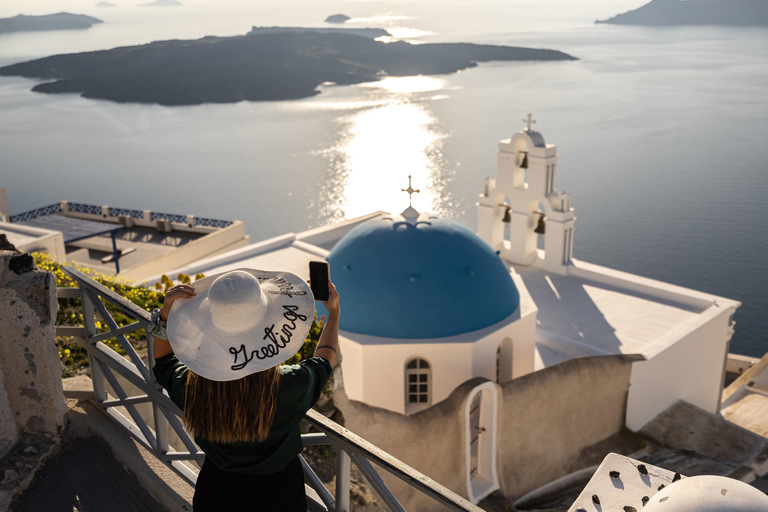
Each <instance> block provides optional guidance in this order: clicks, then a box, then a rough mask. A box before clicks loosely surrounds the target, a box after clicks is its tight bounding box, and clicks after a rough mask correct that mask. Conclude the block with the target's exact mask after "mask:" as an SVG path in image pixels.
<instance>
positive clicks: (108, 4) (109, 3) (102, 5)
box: [96, 2, 117, 7]
mask: <svg viewBox="0 0 768 512" xmlns="http://www.w3.org/2000/svg"><path fill="white" fill-rule="evenodd" d="M96 7H117V4H113V3H112V2H99V3H97V4H96Z"/></svg>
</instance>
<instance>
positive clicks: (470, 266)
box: [147, 117, 740, 502]
mask: <svg viewBox="0 0 768 512" xmlns="http://www.w3.org/2000/svg"><path fill="white" fill-rule="evenodd" d="M528 123H529V124H528V128H527V129H524V130H522V131H520V132H518V133H516V134H515V135H514V136H513V137H512V138H511V139H506V140H502V141H500V143H499V151H498V171H497V176H496V178H495V179H491V178H486V179H485V182H484V184H483V193H482V194H481V195H480V198H479V202H478V234H479V236H478V235H476V234H474V233H472V232H471V231H470V230H468V229H467V228H465V227H463V226H461V225H460V224H459V223H457V222H455V221H452V220H448V219H443V218H439V217H435V216H431V215H429V214H426V213H422V214H419V213H418V212H416V211H415V210H414V209H413V208H411V207H409V208H408V209H406V210H405V211H404V212H403V213H402V214H400V215H392V214H388V213H384V212H374V213H371V214H369V215H366V216H363V217H360V218H357V219H352V220H349V221H345V222H342V223H339V224H335V225H331V226H325V227H322V228H318V229H314V230H309V231H305V232H302V233H298V234H294V233H289V234H286V235H283V236H280V237H277V238H274V239H271V240H266V241H264V242H260V243H257V244H253V245H249V246H247V247H243V248H240V249H237V250H234V251H231V252H228V253H226V254H223V255H219V256H215V257H212V258H209V259H207V260H204V261H200V262H197V263H194V264H191V265H188V266H185V267H182V268H179V269H174V270H173V271H172V272H168V274H171V275H173V274H175V273H177V272H183V273H185V274H189V275H194V274H197V273H204V274H206V275H212V274H216V273H219V272H223V271H226V270H232V269H236V268H242V267H250V268H259V269H281V270H287V271H290V272H294V273H296V274H298V275H300V276H304V277H306V276H307V275H308V270H307V266H308V262H309V261H311V260H317V259H327V260H328V262H329V264H330V267H331V276H332V279H333V281H334V282H335V283H336V285H337V287H338V289H339V291H340V294H341V301H342V311H343V313H342V319H341V333H340V335H341V340H340V343H341V352H342V362H341V368H342V372H341V376H343V387H344V391H345V393H346V396H347V397H348V398H349V399H351V400H352V401H357V402H362V403H364V404H367V405H368V406H372V407H374V408H377V410H379V411H385V412H386V411H391V412H393V413H397V414H399V415H402V416H400V417H401V418H404V420H403V422H400V423H398V422H397V421H396V420H395V419H392V417H391V416H386V415H381V414H378V413H376V421H378V422H384V421H386V422H390V423H389V425H391V426H392V428H391V429H390V430H391V431H392V432H395V431H397V432H405V430H403V429H407V428H413V425H414V423H412V422H410V421H408V420H409V417H410V416H412V415H414V414H415V413H422V414H423V413H427V412H430V411H433V409H432V406H437V407H438V408H439V407H440V406H438V404H441V403H443V404H444V403H445V402H443V401H444V400H445V399H446V398H449V397H450V396H453V395H452V393H453V392H454V391H455V390H457V389H459V388H460V387H461V389H465V386H462V385H463V384H464V383H466V382H467V381H469V380H471V379H475V378H481V379H483V380H481V381H478V382H479V383H478V384H474V387H473V388H472V389H471V390H469V391H468V392H467V393H466V396H465V397H464V398H463V400H464V401H463V402H461V405H460V407H458V408H454V409H455V410H453V409H452V410H451V412H444V414H446V416H445V417H446V418H448V416H450V417H451V418H452V420H451V421H454V422H455V420H456V418H454V416H457V415H458V416H460V419H459V420H458V423H457V424H460V425H461V426H460V427H457V428H459V430H460V431H461V432H462V434H460V436H463V438H464V439H465V443H464V444H465V451H466V468H462V469H460V471H465V473H464V474H463V475H462V476H461V477H460V480H461V481H462V482H464V481H465V483H461V484H454V487H455V488H456V489H455V490H457V491H459V492H462V493H464V494H465V495H466V496H467V497H468V498H469V499H471V500H472V501H473V502H478V501H479V500H480V499H482V498H483V497H484V496H487V495H488V494H489V493H490V492H492V491H494V490H496V489H501V490H502V491H504V492H507V494H508V495H514V494H515V492H517V491H516V490H514V489H513V487H514V485H515V484H514V483H512V482H515V481H519V478H518V477H515V476H514V475H515V473H514V471H515V467H516V466H517V465H518V462H517V461H516V460H512V459H513V458H514V457H516V456H513V455H509V454H510V453H512V452H514V451H515V450H517V452H515V453H519V451H520V449H519V448H514V449H513V448H509V449H507V448H505V446H506V445H505V443H512V442H513V441H512V440H511V439H510V438H508V437H504V436H503V435H502V433H503V432H504V431H505V424H504V421H507V420H503V419H502V418H507V419H509V418H511V417H510V414H513V415H514V411H510V410H509V408H510V407H514V406H515V405H514V404H515V403H517V402H516V400H517V399H516V396H520V395H519V394H516V393H519V392H517V391H514V390H513V389H512V388H513V387H510V386H508V385H506V384H509V383H513V382H517V380H516V379H518V377H522V376H525V375H529V377H526V379H528V380H530V378H531V377H534V376H536V375H537V370H541V369H544V368H548V367H554V366H556V365H558V364H559V363H563V362H565V361H568V360H571V359H576V358H595V359H599V358H596V357H595V356H615V357H618V358H619V359H621V358H622V356H631V357H629V358H624V359H622V360H623V361H627V362H626V363H624V364H627V365H631V375H630V376H628V377H627V378H626V380H624V381H621V380H620V379H619V381H616V382H623V383H624V384H623V389H622V390H621V391H620V393H619V395H616V397H617V398H616V397H615V398H614V399H613V400H614V402H615V403H614V404H613V405H612V407H614V409H612V410H615V411H618V413H617V414H615V417H617V418H620V419H619V422H621V421H622V419H623V420H624V421H625V423H624V424H625V425H626V426H627V427H629V428H630V429H631V430H634V431H637V430H639V429H640V428H642V427H643V425H645V424H646V423H648V422H649V421H650V420H652V419H653V418H655V417H656V416H657V415H658V414H659V413H661V412H663V411H664V410H665V409H667V408H668V407H669V406H670V405H672V404H673V403H674V402H676V401H677V400H685V401H687V402H689V403H691V404H693V405H695V406H697V407H699V408H701V409H704V410H705V411H708V412H711V413H717V412H719V409H720V396H721V392H722V383H723V378H724V374H725V362H726V359H727V355H728V348H729V342H730V339H731V336H732V334H733V320H732V319H733V314H734V311H735V310H736V308H737V307H739V305H740V304H739V303H738V302H736V301H732V300H729V299H724V298H721V297H716V296H713V295H709V294H705V293H701V292H697V291H694V290H690V289H685V288H682V287H679V286H674V285H670V284H667V283H662V282H659V281H655V280H651V279H646V278H643V277H639V276H635V275H631V274H627V273H624V272H620V271H616V270H612V269H608V268H605V267H600V266H597V265H593V264H590V263H586V262H582V261H578V260H575V259H573V257H572V254H573V244H574V224H575V221H576V218H575V216H574V209H573V208H572V207H571V197H570V194H568V193H565V192H560V191H558V190H557V188H556V175H557V170H558V169H557V148H556V146H554V145H551V144H546V143H545V141H544V137H543V136H542V135H541V134H540V133H538V132H536V131H533V130H532V129H531V124H530V123H531V120H530V117H529V119H528ZM156 280H157V279H156V278H150V279H148V280H147V283H149V284H152V283H154V282H155V281H156ZM632 361H634V362H632ZM569 364H570V363H569ZM600 364H602V363H596V365H595V367H599V366H600ZM581 366H582V367H586V366H589V365H581ZM569 368H571V369H570V370H568V371H569V372H571V375H576V373H575V372H577V370H573V368H574V365H571V366H570V367H569ZM582 371H583V373H582V374H580V375H589V372H590V371H591V370H589V369H579V370H578V372H582ZM542 373H543V372H542ZM555 374H557V372H554V373H553V372H549V376H548V377H547V379H548V380H547V382H549V384H547V386H550V387H548V388H547V389H558V388H557V386H558V385H560V384H552V382H553V379H558V378H560V377H558V376H557V375H555ZM553 375H555V376H554V377H553ZM341 376H337V385H338V384H339V381H341V379H339V378H338V377H341ZM562 382H564V383H565V382H566V380H563V381H562ZM567 382H571V381H567ZM563 385H565V384H563ZM568 385H571V386H572V384H568ZM627 385H629V390H628V392H627V391H625V390H626V386H627ZM523 388H524V389H527V390H530V389H533V388H537V385H535V384H534V385H533V386H532V385H531V383H530V382H528V381H526V383H525V384H524V386H522V388H519V389H523ZM592 394H593V395H594V394H595V393H594V392H593V393H592ZM507 395H509V396H507ZM590 399H592V400H594V399H595V397H592V398H590ZM545 400H546V399H545ZM588 400H589V399H585V401H588ZM542 406H544V404H542ZM452 407H453V406H452ZM425 409H426V410H425ZM440 410H443V409H440ZM358 412H359V411H358ZM529 412H530V411H529ZM624 412H625V413H626V416H624ZM371 414H373V413H371ZM440 414H443V413H442V412H441V413H440ZM433 416H434V414H432V415H430V418H432V417H433ZM458 416H457V417H458ZM429 421H434V418H432V419H430V420H429ZM537 421H540V422H543V423H541V424H543V425H549V424H551V423H552V422H548V420H545V419H544V418H539V419H538V420H537ZM557 421H563V422H565V423H568V422H569V421H571V420H570V419H569V418H559V419H558V420H557ZM371 422H373V423H375V422H374V421H373V420H371ZM364 423H365V422H360V421H357V422H356V425H357V426H356V428H360V429H366V428H367V429H369V431H367V432H366V431H359V432H357V433H358V434H360V435H363V436H365V437H366V438H369V439H372V440H373V441H374V442H376V443H377V444H379V445H380V446H381V445H382V443H385V444H386V443H390V446H393V447H394V448H393V450H396V449H397V448H396V447H397V446H398V443H397V441H396V440H392V439H388V438H387V436H390V435H393V434H390V433H389V432H385V433H382V432H380V431H376V428H377V426H376V425H371V424H370V423H369V424H368V425H365V424H364ZM438 423H440V422H439V421H438ZM446 424H447V423H446ZM406 426H407V427H406ZM447 428H448V427H446V429H447ZM446 432H447V430H446ZM585 432H586V431H585ZM594 432H595V433H594V435H592V434H589V435H587V434H588V433H587V434H585V435H584V438H583V440H582V441H583V442H584V443H585V444H584V446H585V447H586V446H587V445H588V444H589V443H593V442H595V441H596V440H600V439H603V438H604V436H605V435H607V432H608V430H599V432H598V430H595V431H594ZM481 434H482V435H481ZM403 435H407V434H403ZM590 436H591V437H590ZM454 439H455V438H454ZM550 441H551V440H550ZM582 441H579V442H582ZM452 442H455V441H452ZM552 442H554V441H552ZM564 442H568V443H571V444H574V442H572V441H570V440H569V441H564ZM555 444H557V443H555ZM510 446H511V444H510ZM574 446H575V444H574ZM574 449H575V448H574ZM394 453H395V455H397V456H398V457H401V458H403V459H404V460H408V458H407V456H408V454H407V453H398V452H397V451H394ZM419 453H420V455H419V456H420V459H418V460H414V461H411V462H410V463H411V464H413V465H415V467H418V468H419V469H420V470H422V471H424V472H425V473H427V474H428V475H433V474H437V473H438V472H439V468H440V465H445V464H444V461H442V460H441V459H440V458H439V457H437V456H436V455H434V454H433V453H432V452H429V451H427V452H423V453H422V452H419ZM504 454H507V455H504ZM577 454H578V450H576V451H575V452H574V454H572V455H571V457H572V458H575V457H576V455H577ZM430 457H435V458H434V459H430ZM427 459H429V460H427ZM506 459H509V460H506ZM433 469H434V472H433ZM550 474H555V473H550ZM505 475H506V476H505ZM441 478H444V480H441V481H447V480H450V478H453V476H451V475H448V476H446V477H441ZM446 479H447V480H446ZM500 481H501V484H500V483H499V482H500ZM505 481H506V482H510V483H507V484H505V483H504V482H505ZM505 485H506V486H507V488H506V490H505ZM520 485H521V486H522V487H525V486H524V485H522V484H520ZM462 489H464V490H462Z"/></svg>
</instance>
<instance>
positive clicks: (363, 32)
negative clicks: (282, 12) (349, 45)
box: [247, 27, 392, 39]
mask: <svg viewBox="0 0 768 512" xmlns="http://www.w3.org/2000/svg"><path fill="white" fill-rule="evenodd" d="M275 32H320V33H321V34H352V35H356V36H361V37H367V38H369V39H376V38H377V37H392V34H390V33H389V32H387V31H386V30H384V29H383V28H318V27H253V28H251V31H250V32H248V34H247V35H249V36H254V35H257V34H266V33H275Z"/></svg>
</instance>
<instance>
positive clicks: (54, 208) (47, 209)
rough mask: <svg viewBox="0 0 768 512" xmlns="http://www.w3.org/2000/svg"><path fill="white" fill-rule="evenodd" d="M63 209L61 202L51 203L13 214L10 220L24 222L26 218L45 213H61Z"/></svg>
mask: <svg viewBox="0 0 768 512" xmlns="http://www.w3.org/2000/svg"><path fill="white" fill-rule="evenodd" d="M60 211H61V205H60V204H49V205H48V206H43V207H42V208H38V209H36V210H30V211H28V212H24V213H20V214H18V215H11V216H10V218H9V220H10V221H11V222H24V221H26V220H32V219H36V218H38V217H43V216H45V215H51V214H53V213H59V212H60Z"/></svg>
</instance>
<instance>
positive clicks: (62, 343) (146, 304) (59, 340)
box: [32, 252, 165, 377]
mask: <svg viewBox="0 0 768 512" xmlns="http://www.w3.org/2000/svg"><path fill="white" fill-rule="evenodd" d="M32 257H33V258H34V259H35V263H36V264H37V266H38V268H40V269H42V270H47V271H48V272H52V273H53V275H54V276H55V277H56V287H57V288H74V287H76V283H75V281H73V280H72V279H71V278H70V277H69V276H68V275H67V274H65V273H64V271H62V267H64V266H71V267H73V268H76V269H77V270H79V271H80V272H82V273H84V274H86V275H87V276H88V277H90V278H92V279H94V280H95V281H97V282H98V283H100V284H102V285H104V286H106V287H107V288H109V289H110V290H112V291H114V292H117V293H118V294H120V295H122V296H123V297H125V298H126V299H128V300H130V301H131V302H133V303H134V304H136V305H138V306H140V307H142V308H144V309H146V310H147V311H151V310H152V309H154V308H159V307H162V305H163V298H164V297H165V295H164V294H163V293H158V292H156V291H154V290H150V289H148V288H144V287H141V286H135V285H133V284H131V283H130V282H128V281H124V280H122V279H118V278H115V277H112V276H107V275H104V274H100V273H98V272H96V271H94V270H92V269H90V268H88V267H84V266H81V265H77V264H72V263H63V264H62V263H60V262H58V261H56V260H54V259H53V258H51V256H50V255H48V254H45V253H39V252H38V253H33V254H32ZM105 306H106V308H107V311H109V313H110V314H111V315H112V318H113V319H114V321H115V323H116V324H117V326H118V327H122V326H124V325H128V324H131V323H133V322H134V320H133V319H132V318H130V317H129V316H127V315H125V314H124V313H122V312H121V311H120V310H118V309H117V308H116V307H114V306H112V305H111V304H109V303H105ZM56 325H57V326H62V325H64V326H82V325H83V310H82V307H81V304H80V299H69V298H60V299H59V311H58V313H57V314H56ZM96 329H98V331H99V332H107V331H109V330H110V329H109V327H108V325H107V323H106V322H105V321H104V319H103V318H101V317H99V316H98V313H97V314H96ZM126 338H128V341H129V342H130V344H131V345H132V346H133V347H134V349H138V350H140V349H142V348H145V347H146V345H147V341H146V333H145V332H144V329H139V330H138V331H134V332H132V333H129V334H127V335H126ZM104 344H105V345H107V346H108V347H110V348H112V349H113V350H114V351H115V352H117V353H118V354H120V355H125V354H126V352H125V350H124V349H123V347H121V346H120V342H119V341H118V340H117V338H109V339H107V340H105V341H104ZM56 347H57V348H58V349H59V358H60V359H61V364H62V377H72V376H74V375H77V373H78V372H79V371H80V370H83V369H85V368H87V367H88V364H89V363H88V354H87V352H86V350H85V349H84V348H82V347H81V346H80V345H78V344H77V343H76V342H75V340H74V338H71V337H65V336H57V337H56Z"/></svg>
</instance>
